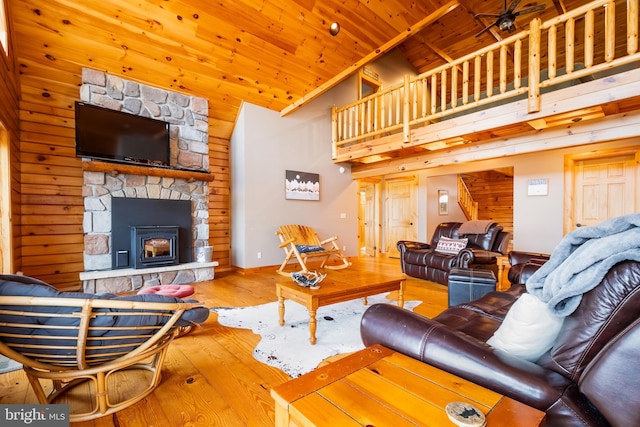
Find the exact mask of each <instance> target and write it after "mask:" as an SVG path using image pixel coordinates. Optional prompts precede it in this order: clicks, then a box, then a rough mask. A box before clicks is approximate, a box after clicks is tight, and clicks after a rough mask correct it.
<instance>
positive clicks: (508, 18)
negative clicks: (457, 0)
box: [475, 0, 547, 37]
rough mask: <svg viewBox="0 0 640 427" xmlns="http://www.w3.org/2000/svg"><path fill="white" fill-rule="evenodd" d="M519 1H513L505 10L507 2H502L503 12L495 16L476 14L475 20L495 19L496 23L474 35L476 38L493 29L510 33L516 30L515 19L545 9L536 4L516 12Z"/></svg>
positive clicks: (491, 14) (493, 14)
mask: <svg viewBox="0 0 640 427" xmlns="http://www.w3.org/2000/svg"><path fill="white" fill-rule="evenodd" d="M521 1H522V0H513V1H512V2H511V4H510V5H509V7H508V8H507V0H504V10H503V11H502V12H501V13H499V14H495V13H479V14H477V15H476V16H475V18H496V21H495V22H494V23H493V24H491V25H489V26H488V27H486V28H485V29H484V30H482V31H480V32H479V33H478V34H476V37H478V36H479V35H481V34H483V33H485V32H486V31H489V30H490V29H491V28H493V27H498V28H499V29H500V31H508V32H510V33H512V32H513V31H515V29H516V27H515V20H516V17H518V16H520V15H525V14H527V13H533V12H538V11H540V10H543V9H544V8H545V7H547V6H546V5H544V4H538V5H535V6H531V7H528V8H526V9H522V10H519V11H517V12H516V11H515V9H516V8H517V7H518V5H519V4H520V2H521Z"/></svg>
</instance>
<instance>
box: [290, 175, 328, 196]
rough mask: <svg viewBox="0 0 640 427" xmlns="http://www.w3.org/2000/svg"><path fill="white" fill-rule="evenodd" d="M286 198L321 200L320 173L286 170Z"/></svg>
mask: <svg viewBox="0 0 640 427" xmlns="http://www.w3.org/2000/svg"><path fill="white" fill-rule="evenodd" d="M284 186H285V187H284V188H285V196H284V197H285V199H287V200H320V175H319V174H317V173H309V172H300V171H290V170H288V171H285V183H284Z"/></svg>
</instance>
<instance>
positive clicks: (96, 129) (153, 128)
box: [76, 102, 171, 167]
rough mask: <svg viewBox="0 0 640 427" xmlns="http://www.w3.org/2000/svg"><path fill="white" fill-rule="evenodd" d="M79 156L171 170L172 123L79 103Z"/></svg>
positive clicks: (77, 145) (77, 106)
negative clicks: (170, 137) (170, 136)
mask: <svg viewBox="0 0 640 427" xmlns="http://www.w3.org/2000/svg"><path fill="white" fill-rule="evenodd" d="M76 156H77V157H88V158H91V159H98V160H105V161H114V162H120V163H134V164H139V165H145V166H159V167H167V166H169V159H170V156H171V154H170V143H169V123H167V122H164V121H161V120H155V119H152V118H149V117H142V116H136V115H133V114H128V113H124V112H121V111H115V110H110V109H108V108H103V107H98V106H95V105H91V104H85V103H84V102H76Z"/></svg>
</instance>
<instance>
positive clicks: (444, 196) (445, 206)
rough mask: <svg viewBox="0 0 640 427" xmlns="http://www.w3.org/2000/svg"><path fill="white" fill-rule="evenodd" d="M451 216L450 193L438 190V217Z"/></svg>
mask: <svg viewBox="0 0 640 427" xmlns="http://www.w3.org/2000/svg"><path fill="white" fill-rule="evenodd" d="M448 214H449V192H448V191H447V190H438V215H448Z"/></svg>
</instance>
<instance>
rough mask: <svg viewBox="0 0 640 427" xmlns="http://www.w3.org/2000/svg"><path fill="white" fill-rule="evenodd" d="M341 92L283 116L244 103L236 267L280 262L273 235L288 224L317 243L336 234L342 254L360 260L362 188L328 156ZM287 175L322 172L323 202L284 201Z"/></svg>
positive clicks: (235, 159)
mask: <svg viewBox="0 0 640 427" xmlns="http://www.w3.org/2000/svg"><path fill="white" fill-rule="evenodd" d="M351 83H352V85H351V86H352V87H353V90H354V91H355V89H356V87H355V82H354V81H352V82H351ZM343 93H344V92H343ZM340 95H341V92H334V93H333V95H332V94H326V95H324V96H322V97H320V98H319V99H317V100H316V101H314V102H313V103H312V104H311V105H308V106H305V108H303V109H301V110H299V111H297V112H295V113H293V114H291V115H289V116H286V117H280V114H279V113H278V112H274V111H271V110H268V109H265V108H261V107H258V106H255V105H252V104H248V103H245V104H244V105H243V107H242V110H241V112H240V118H239V120H238V122H237V125H236V129H235V130H234V134H233V137H232V140H231V158H232V165H233V166H232V171H231V180H232V182H231V189H232V197H231V212H232V213H233V217H232V226H231V230H232V236H231V263H232V265H234V266H237V267H241V268H251V267H259V266H268V265H279V264H280V263H281V262H282V260H283V259H284V251H283V250H282V249H280V248H279V247H278V244H279V240H278V237H277V236H276V234H275V233H276V231H277V230H278V227H279V226H280V225H285V224H303V225H308V226H311V227H313V228H314V229H315V230H316V231H317V232H318V234H319V237H320V239H325V238H328V237H331V236H334V235H338V236H339V241H338V243H339V245H340V246H341V247H342V246H346V251H345V255H347V256H355V255H357V245H358V239H357V229H358V226H357V224H358V218H357V211H358V206H357V202H358V198H357V183H356V182H355V181H353V180H352V179H351V171H350V168H349V167H348V166H346V167H345V169H346V171H345V173H340V171H339V165H335V164H334V163H333V161H332V159H331V105H332V104H333V101H334V100H335V98H336V97H338V98H339V97H340ZM335 101H336V103H337V104H338V105H340V104H343V103H348V102H350V101H345V100H335ZM286 170H296V171H301V172H311V173H318V174H319V175H320V201H303V200H285V171H286ZM342 214H344V218H343V217H342V216H343V215H342ZM259 254H260V257H259Z"/></svg>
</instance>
